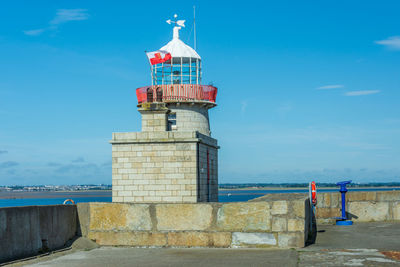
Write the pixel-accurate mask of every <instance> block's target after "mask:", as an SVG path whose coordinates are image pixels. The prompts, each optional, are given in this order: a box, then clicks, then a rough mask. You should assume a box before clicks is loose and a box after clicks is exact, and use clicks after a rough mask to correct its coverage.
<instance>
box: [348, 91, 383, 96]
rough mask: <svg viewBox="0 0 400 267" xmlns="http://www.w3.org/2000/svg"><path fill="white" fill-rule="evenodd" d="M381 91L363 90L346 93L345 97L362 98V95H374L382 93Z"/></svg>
mask: <svg viewBox="0 0 400 267" xmlns="http://www.w3.org/2000/svg"><path fill="white" fill-rule="evenodd" d="M380 92H381V91H380V90H362V91H350V92H346V93H345V94H344V95H345V96H361V95H374V94H378V93H380Z"/></svg>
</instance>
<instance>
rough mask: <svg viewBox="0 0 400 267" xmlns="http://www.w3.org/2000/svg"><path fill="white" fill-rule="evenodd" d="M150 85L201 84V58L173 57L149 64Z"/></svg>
mask: <svg viewBox="0 0 400 267" xmlns="http://www.w3.org/2000/svg"><path fill="white" fill-rule="evenodd" d="M151 76H152V85H165V84H201V60H200V59H197V58H190V57H174V58H172V60H168V61H166V62H164V63H160V64H155V65H152V66H151Z"/></svg>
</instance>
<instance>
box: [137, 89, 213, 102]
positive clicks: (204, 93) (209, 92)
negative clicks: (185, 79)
mask: <svg viewBox="0 0 400 267" xmlns="http://www.w3.org/2000/svg"><path fill="white" fill-rule="evenodd" d="M136 96H137V99H138V103H139V104H141V103H145V102H168V101H191V100H200V101H209V102H214V103H215V99H216V98H217V88H216V87H214V86H211V85H198V84H174V85H172V84H169V85H153V86H145V87H140V88H138V89H136Z"/></svg>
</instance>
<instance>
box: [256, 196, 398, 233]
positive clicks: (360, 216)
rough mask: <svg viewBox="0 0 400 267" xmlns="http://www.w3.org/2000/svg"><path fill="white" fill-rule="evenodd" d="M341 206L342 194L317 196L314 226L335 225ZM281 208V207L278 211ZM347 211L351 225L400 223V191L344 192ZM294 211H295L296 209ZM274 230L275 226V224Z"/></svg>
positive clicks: (266, 199)
mask: <svg viewBox="0 0 400 267" xmlns="http://www.w3.org/2000/svg"><path fill="white" fill-rule="evenodd" d="M307 195H308V194H302V193H289V194H285V193H284V194H268V195H265V196H262V197H259V198H256V199H254V200H251V201H261V200H264V201H273V200H277V199H296V198H302V197H306V196H307ZM276 205H278V204H276ZM296 205H297V204H296ZM341 205H342V204H341V195H340V193H339V192H333V193H317V207H316V220H317V224H334V223H335V222H336V219H335V218H336V217H339V216H341ZM284 209H285V208H284V207H282V208H280V209H278V210H284ZM346 209H347V216H348V217H349V218H350V219H351V220H353V221H354V222H385V221H386V222H391V221H400V190H395V191H364V192H363V191H357V192H354V191H353V192H352V191H349V192H347V193H346ZM295 210H298V209H297V208H296V209H295ZM273 212H277V211H273ZM278 212H279V211H278ZM276 224H278V222H276ZM290 225H292V226H290ZM275 227H278V226H277V225H276V226H275ZM288 227H289V228H290V227H296V226H294V222H291V223H290V222H289V223H288Z"/></svg>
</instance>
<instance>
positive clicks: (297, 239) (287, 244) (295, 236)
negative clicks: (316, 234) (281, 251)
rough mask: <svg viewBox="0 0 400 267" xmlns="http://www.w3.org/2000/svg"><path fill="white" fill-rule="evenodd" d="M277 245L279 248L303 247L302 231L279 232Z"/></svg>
mask: <svg viewBox="0 0 400 267" xmlns="http://www.w3.org/2000/svg"><path fill="white" fill-rule="evenodd" d="M278 246H279V247H281V248H299V247H304V235H303V234H302V233H279V234H278Z"/></svg>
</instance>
